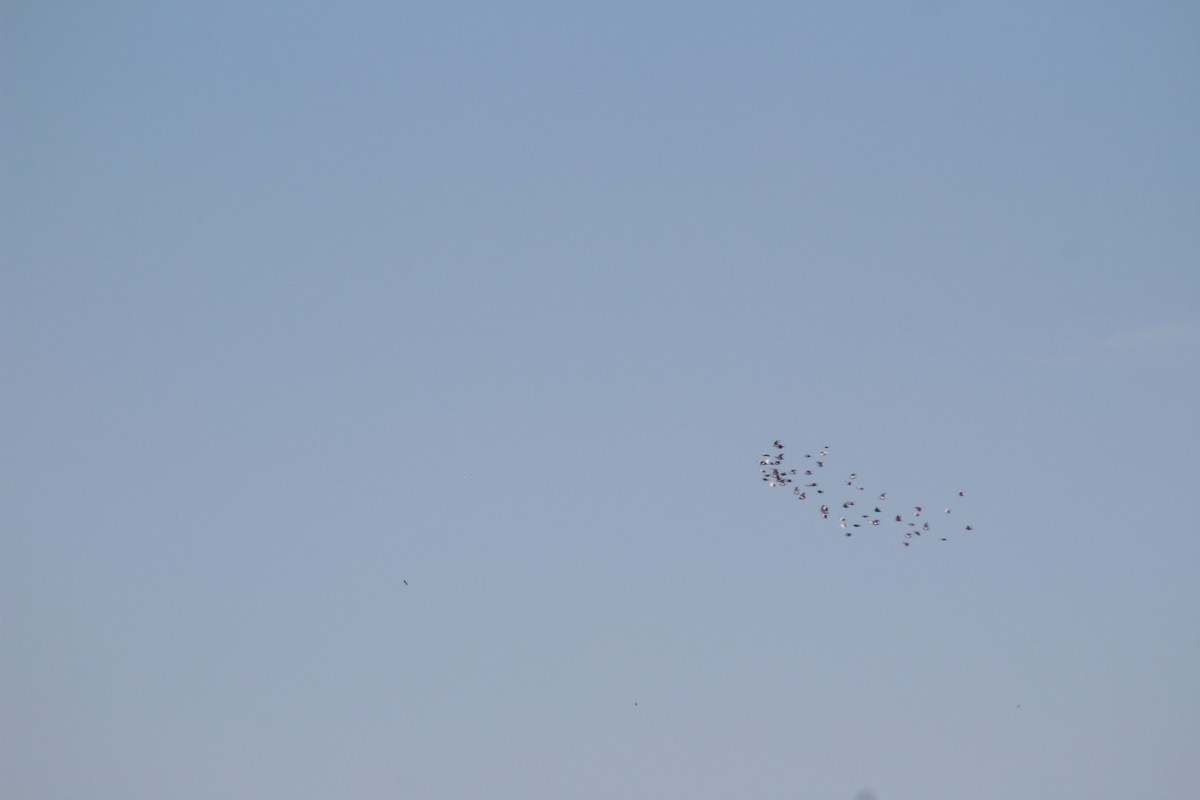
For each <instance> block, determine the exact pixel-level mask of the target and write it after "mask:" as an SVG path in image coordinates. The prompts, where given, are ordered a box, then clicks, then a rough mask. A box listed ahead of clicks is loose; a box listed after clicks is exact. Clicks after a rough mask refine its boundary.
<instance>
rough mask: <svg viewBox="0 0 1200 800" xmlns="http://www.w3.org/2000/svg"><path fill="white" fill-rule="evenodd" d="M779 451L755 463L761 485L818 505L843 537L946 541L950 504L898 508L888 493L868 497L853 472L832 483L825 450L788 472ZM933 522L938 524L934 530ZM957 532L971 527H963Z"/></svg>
mask: <svg viewBox="0 0 1200 800" xmlns="http://www.w3.org/2000/svg"><path fill="white" fill-rule="evenodd" d="M783 449H784V448H783V443H782V442H780V441H779V440H778V439H776V440H775V442H774V444H773V445H772V446H771V450H770V451H769V452H766V453H763V454H762V457H761V458H760V459H759V462H758V463H759V466H760V467H761V472H762V479H763V481H764V482H765V483H766V484H767V485H768V486H769V487H771V488H773V489H779V488H787V487H789V486H791V487H792V496H793V497H795V498H796V499H797V500H805V501H810V502H812V503H813V504H814V505H817V506H819V509H818V513H819V514H820V515H821V518H822V519H826V520H836V521H837V524H838V526H839V527H840V528H841V529H842V530H844V531H845V533H846V536H853V535H854V533H855V531H856V530H867V529H871V528H885V529H889V530H894V531H897V532H898V533H901V534H903V536H902V538H901V540H900V541H901V543H902V544H903V545H904V546H905V547H908V546H910V545H911V544H912V543H913V542H914V541H917V540H919V539H921V536H922V534H924V535H925V537H926V539H927V540H932V539H937V540H938V541H942V542H944V541H946V540H947V536H946V535H945V533H947V532H948V531H949V530H950V529H952V526H951V524H950V522H949V519H950V517H952V516H953V513H952V512H953V510H954V509H953V508H952V507H951V506H950V505H946V506H945V507H944V508H942V509H940V511H939V510H936V509H934V508H932V507H930V509H929V511H926V507H925V506H909V505H906V506H902V507H897V505H896V504H895V503H894V501H889V500H888V495H887V492H880V493H879V494H878V495H876V494H875V493H874V492H870V493H868V492H867V488H866V487H865V486H863V485H861V484H860V483H859V481H858V474H857V473H855V472H851V473H849V475H847V476H846V477H845V478H841V479H840V480H839V479H837V478H833V477H832V476H833V470H832V469H827V467H826V466H825V462H826V458H827V456H828V455H829V447H828V446H826V447H822V448H821V449H820V450H818V451H817V452H816V453H805V454H804V461H803V462H802V464H801V465H800V466H797V467H795V468H792V469H788V468H786V467H784V466H783V461H784V452H783ZM827 476H828V477H827ZM955 496H956V497H964V496H965V493H964V492H962V491H959V492H957V493H956V495H955ZM935 520H940V521H938V522H937V524H936V525H934V524H933V523H934V521H935ZM935 528H936V529H937V530H936V532H935V530H934V529H935ZM961 530H965V531H972V530H974V528H973V527H972V526H971V525H963V526H962V527H961Z"/></svg>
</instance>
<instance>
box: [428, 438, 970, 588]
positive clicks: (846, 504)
mask: <svg viewBox="0 0 1200 800" xmlns="http://www.w3.org/2000/svg"><path fill="white" fill-rule="evenodd" d="M768 449H769V450H771V452H767V453H763V454H762V457H761V460H760V461H759V464H760V470H759V471H760V472H761V477H762V480H763V482H764V483H766V484H767V485H768V486H771V487H773V488H774V487H779V486H787V485H789V484H793V483H794V484H795V486H794V487H793V489H792V495H793V496H794V497H795V498H796V499H797V500H805V499H807V497H808V490H810V489H811V490H812V491H813V492H814V493H815V494H818V495H823V494H826V493H827V492H826V490H825V489H821V488H817V487H818V484H817V482H816V481H811V482H809V483H804V484H800V483H798V482H797V481H798V480H799V478H793V477H792V476H799V475H801V474H803V475H804V477H805V478H810V479H811V478H812V477H813V476H814V475H815V470H817V469H823V468H824V467H825V466H827V465H826V464H825V462H824V461H823V460H821V459H824V458H825V457H826V456H827V455H828V454H829V450H830V448H829V446H828V445H826V446H824V447H822V448H821V449H820V450H819V451H817V452H816V453H811V452H808V453H804V457H805V458H808V459H813V460H814V461H815V464H816V466H815V467H812V468H809V469H804V468H799V469H784V468H783V467H782V465H783V463H784V444H783V441H782V440H779V439H776V440H775V441H774V442H773V443H772V445H771V448H768ZM793 452H795V451H793ZM843 474H844V475H846V476H847V477H846V478H845V479H844V482H845V484H846V486H847V487H849V488H851V489H857V490H858V491H860V492H865V491H866V490H867V488H869V487H867V486H863V485H862V484H861V483H859V481H858V473H857V472H848V473H843ZM830 491H832V490H830ZM954 494H955V495H957V496H958V497H964V496H966V492H965V491H964V490H962V489H958V490H955V492H954ZM888 495H889V493H888V492H877V497H878V500H877V501H876V503H873V504H871V508H872V509H873V512H874V513H866V514H864V513H859V517H860V519H859V521H857V522H855V521H852V520H851V519H848V518H846V517H838V518H837V520H838V526H839V527H840V528H841V529H842V530H843V531H844V532H845V535H846V536H851V535H852V533H851V531H852V530H853V529H854V528H865V527H868V526H869V527H879V526H880V525H881V524H883V522H884V521H885V520H886V519H887V518H888V517H891V518H892V520H893V521H894V522H895V523H903V525H902V526H901V532H902V533H904V537H903V540H902V541H903V544H904V546H905V547H908V546H909V545H910V544H911V543H912V541H913V539H914V538H916V537H919V536H921V534H922V532H924V533H928V532H930V530H931V523H930V522H925V521H924V520H920V517H922V516H924V511H925V507H924V506H919V505H914V506H910V508H912V511H911V512H910V516H909V517H908V518H907V519H906V517H905V515H904V513H903V512H899V513H897V512H895V511H892V510H888V511H887V512H885V511H884V510H883V506H884V505H885V501H886V500H887V498H888ZM851 496H852V497H856V496H857V495H851ZM843 497H845V495H843ZM817 502H818V503H820V510H819V513H820V515H821V518H822V519H832V518H833V517H832V516H831V514H832V512H831V510H830V506H831V505H832V503H825V502H822V501H821V500H818V501H817ZM834 502H835V503H836V499H835V500H834ZM866 503H867V501H866V500H864V506H865V505H866ZM855 505H856V503H855V501H854V500H850V499H847V500H845V501H843V502H842V506H841V507H842V509H843V510H849V509H854V508H855ZM935 508H936V506H935ZM859 511H861V509H859V510H856V511H854V512H853V513H858V512H859ZM952 512H953V509H952V508H951V507H950V506H946V507H944V508H943V512H942V513H944V514H950V513H952ZM847 513H851V512H849V511H847ZM960 513H961V509H960ZM964 527H965V530H968V531H973V530H974V526H973V525H965V526H964ZM905 528H907V529H908V530H907V532H906V531H905ZM940 540H941V541H943V542H945V541H947V537H940ZM404 585H405V586H407V585H408V582H407V581H405V584H404Z"/></svg>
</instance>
